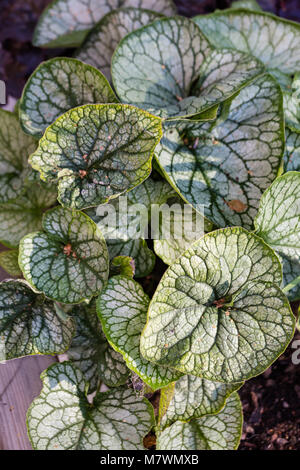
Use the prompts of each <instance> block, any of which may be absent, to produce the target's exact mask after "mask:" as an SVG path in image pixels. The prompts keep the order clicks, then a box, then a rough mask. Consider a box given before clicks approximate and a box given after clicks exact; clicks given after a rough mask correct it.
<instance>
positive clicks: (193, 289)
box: [141, 227, 294, 383]
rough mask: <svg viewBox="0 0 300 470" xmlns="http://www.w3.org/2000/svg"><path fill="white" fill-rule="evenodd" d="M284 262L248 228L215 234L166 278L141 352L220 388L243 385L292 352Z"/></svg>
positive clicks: (151, 311) (150, 315)
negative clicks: (283, 282) (289, 348)
mask: <svg viewBox="0 0 300 470" xmlns="http://www.w3.org/2000/svg"><path fill="white" fill-rule="evenodd" d="M281 280H282V272H281V265H280V262H279V259H278V258H277V256H276V255H275V253H274V252H273V250H272V249H271V248H270V247H269V246H268V245H266V244H265V243H264V242H263V241H262V240H261V239H260V238H259V237H257V236H256V235H254V234H252V233H249V232H247V231H246V230H244V229H242V228H240V227H234V228H226V229H221V230H217V231H214V232H211V233H209V234H207V235H205V236H204V237H203V238H201V239H200V240H199V241H198V242H196V243H194V244H193V245H192V246H191V247H190V248H189V249H188V250H187V251H186V252H185V253H184V254H183V255H181V256H180V257H179V258H178V259H177V261H175V263H174V264H172V265H171V266H170V267H169V268H168V269H167V271H166V272H165V274H164V276H163V277H162V279H161V281H160V283H159V285H158V287H157V290H156V292H155V294H154V296H153V299H152V301H151V303H150V306H149V310H148V320H147V324H146V327H145V328H144V330H143V333H142V336H141V353H142V355H143V356H144V357H145V358H146V359H148V360H149V361H153V362H155V363H157V364H160V365H164V366H166V367H167V366H169V367H173V368H176V369H177V370H179V371H181V372H183V373H185V374H191V375H197V376H200V377H203V378H207V379H208V380H213V381H217V382H225V383H229V382H239V381H242V380H245V379H248V378H250V377H253V376H255V375H257V374H259V373H261V372H262V371H263V370H265V369H266V368H267V367H269V366H270V364H272V362H274V361H275V360H276V359H277V357H278V356H279V355H280V354H281V353H282V352H283V351H284V350H285V348H286V347H287V345H288V343H289V341H290V339H291V337H292V335H293V330H294V316H293V314H292V312H291V309H290V306H289V303H288V301H287V299H286V297H285V296H284V294H283V293H282V292H281V290H280V289H279V287H278V284H280V283H281Z"/></svg>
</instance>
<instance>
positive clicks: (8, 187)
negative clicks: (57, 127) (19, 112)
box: [0, 109, 37, 204]
mask: <svg viewBox="0 0 300 470" xmlns="http://www.w3.org/2000/svg"><path fill="white" fill-rule="evenodd" d="M36 145H37V143H36V140H35V139H33V138H32V137H29V136H27V135H26V134H24V132H23V131H22V128H21V126H20V123H19V120H18V118H17V116H16V115H15V114H14V113H11V112H9V111H4V110H3V109H0V204H2V203H6V202H8V201H13V200H15V199H17V198H18V197H19V196H20V195H21V194H22V192H23V191H24V186H25V180H26V177H27V176H28V164H27V160H28V157H29V155H30V154H31V153H32V152H33V151H34V150H35V148H36Z"/></svg>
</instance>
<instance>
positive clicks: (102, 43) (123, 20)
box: [75, 8, 161, 81]
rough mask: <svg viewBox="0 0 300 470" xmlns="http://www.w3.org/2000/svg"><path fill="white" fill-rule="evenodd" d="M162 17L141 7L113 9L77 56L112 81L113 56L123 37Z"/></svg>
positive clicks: (90, 35)
mask: <svg viewBox="0 0 300 470" xmlns="http://www.w3.org/2000/svg"><path fill="white" fill-rule="evenodd" d="M160 17H161V15H160V14H159V13H156V12H154V11H150V10H143V9H139V8H120V9H118V10H113V11H111V12H110V13H108V14H107V15H105V16H104V17H103V18H102V20H101V21H100V22H99V23H98V24H97V25H96V26H95V27H94V28H93V29H92V31H91V32H90V33H89V35H88V36H87V38H86V40H85V41H84V43H83V44H82V45H81V47H80V48H79V49H78V50H77V51H76V53H75V56H76V57H77V58H78V59H80V60H82V61H83V62H86V63H87V64H90V65H93V66H94V67H96V68H97V69H99V70H101V72H102V73H103V74H104V75H105V76H106V77H107V78H108V80H110V81H111V73H110V66H111V58H112V56H113V53H114V51H115V49H116V47H117V45H118V43H119V42H120V41H121V39H122V38H123V37H124V36H126V34H128V33H131V32H132V31H135V30H136V29H139V28H141V27H142V26H144V25H146V24H148V23H151V22H152V21H154V20H155V19H157V18H160Z"/></svg>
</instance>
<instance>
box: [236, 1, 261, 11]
mask: <svg viewBox="0 0 300 470" xmlns="http://www.w3.org/2000/svg"><path fill="white" fill-rule="evenodd" d="M230 8H231V9H233V8H235V9H236V8H237V9H238V10H239V9H241V8H245V9H247V10H253V11H262V8H261V7H260V5H259V4H258V3H257V2H256V1H255V0H237V1H234V2H232V4H231V6H230Z"/></svg>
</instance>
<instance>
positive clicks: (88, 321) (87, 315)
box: [68, 302, 129, 393]
mask: <svg viewBox="0 0 300 470" xmlns="http://www.w3.org/2000/svg"><path fill="white" fill-rule="evenodd" d="M71 315H72V317H73V318H74V319H75V321H76V333H75V336H74V338H73V340H72V343H71V346H70V349H69V350H68V358H69V359H70V360H71V361H72V362H73V363H74V365H75V366H76V367H78V368H79V369H80V370H81V372H82V373H83V375H84V378H85V380H86V381H87V382H89V393H92V392H94V391H95V390H97V388H98V387H99V384H100V383H101V382H104V383H105V384H106V385H107V386H108V387H118V386H119V385H123V384H124V383H125V382H126V381H127V379H128V376H129V370H128V369H127V367H126V364H125V362H124V360H123V357H122V356H121V354H119V353H117V352H116V351H115V350H114V349H113V348H111V347H110V345H109V344H108V342H107V339H106V337H105V335H104V333H103V331H102V328H101V324H100V321H99V319H98V316H97V313H96V306H95V302H93V303H92V304H91V305H88V306H87V305H84V304H81V305H76V306H74V307H73V308H72V311H71Z"/></svg>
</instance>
